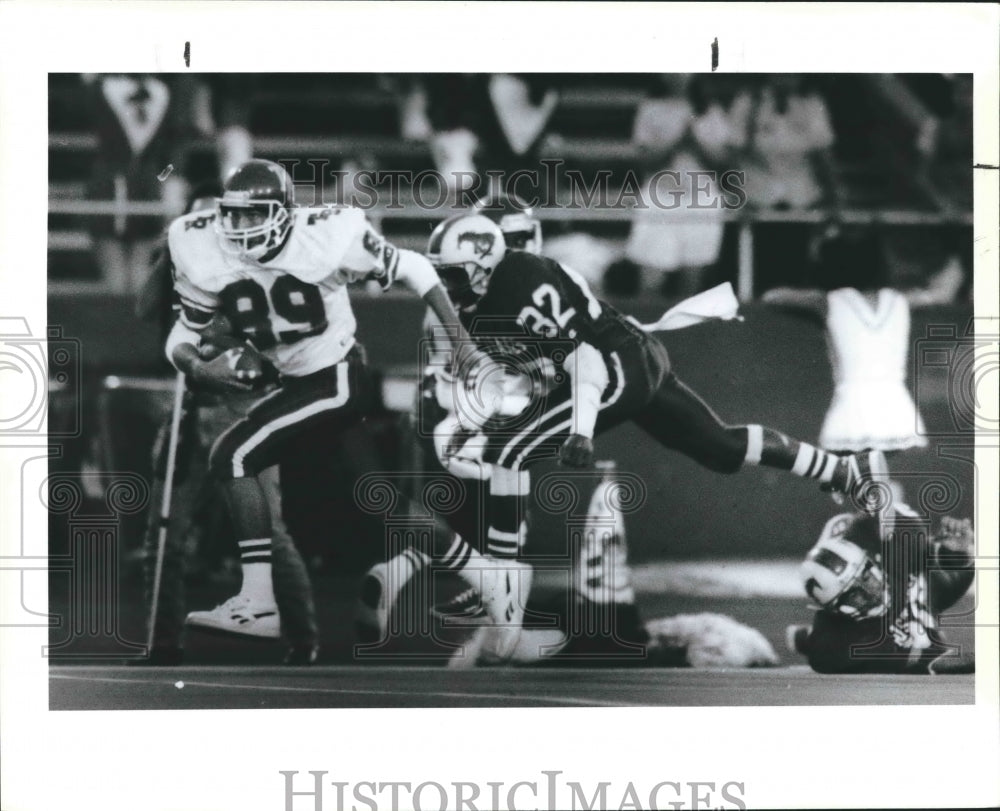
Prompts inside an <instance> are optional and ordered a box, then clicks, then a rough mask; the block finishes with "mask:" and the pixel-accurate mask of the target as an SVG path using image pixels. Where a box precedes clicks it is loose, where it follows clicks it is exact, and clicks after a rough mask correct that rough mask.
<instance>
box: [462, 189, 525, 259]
mask: <svg viewBox="0 0 1000 811" xmlns="http://www.w3.org/2000/svg"><path fill="white" fill-rule="evenodd" d="M473 208H475V210H476V212H477V213H479V214H484V215H485V216H487V217H489V218H490V219H491V220H493V222H495V223H496V224H497V225H498V226H499V227H500V230H501V232H503V238H504V241H505V242H506V243H507V250H509V251H527V252H528V253H533V254H540V253H541V252H542V223H541V222H540V221H539V219H538V218H537V217H536V216H535V212H534V210H533V209H532V208H531V206H529V205H528V204H527V203H525V202H524V201H523V200H522V199H521V198H520V197H518V196H517V195H515V194H505V193H504V192H502V191H498V192H496V193H494V194H488V195H487V196H485V197H483V198H481V199H479V200H476V202H475V205H474V206H473Z"/></svg>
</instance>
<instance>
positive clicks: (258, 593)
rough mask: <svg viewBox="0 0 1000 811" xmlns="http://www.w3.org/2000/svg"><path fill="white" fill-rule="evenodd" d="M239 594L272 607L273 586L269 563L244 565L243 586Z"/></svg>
mask: <svg viewBox="0 0 1000 811" xmlns="http://www.w3.org/2000/svg"><path fill="white" fill-rule="evenodd" d="M240 594H242V595H244V596H246V597H250V598H251V599H253V600H256V601H258V602H261V603H266V604H268V605H274V604H275V599H274V584H273V583H272V581H271V564H270V563H244V564H243V586H242V588H241V589H240Z"/></svg>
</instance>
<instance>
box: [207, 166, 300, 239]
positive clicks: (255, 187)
mask: <svg viewBox="0 0 1000 811" xmlns="http://www.w3.org/2000/svg"><path fill="white" fill-rule="evenodd" d="M294 205H295V187H294V186H293V185H292V179H291V178H290V177H289V176H288V172H286V171H285V170H284V168H283V167H282V166H280V165H279V164H277V163H273V162H272V161H265V160H251V161H247V162H246V163H244V164H243V165H242V166H240V167H239V168H238V169H236V170H235V171H234V172H233V173H232V174H231V175H230V176H229V179H228V180H227V181H226V185H225V188H224V190H223V193H222V197H220V198H219V200H218V212H219V216H218V218H217V219H216V231H217V233H218V234H219V236H220V237H221V240H220V241H221V243H222V246H223V248H224V249H225V250H227V251H228V252H230V253H234V254H238V255H240V256H242V257H244V258H247V259H260V258H261V257H262V256H264V255H265V254H267V253H269V252H270V251H272V250H274V249H275V248H277V247H279V246H280V245H281V244H282V242H284V240H285V237H286V236H287V235H288V230H289V229H290V228H291V226H292V207H293V206H294Z"/></svg>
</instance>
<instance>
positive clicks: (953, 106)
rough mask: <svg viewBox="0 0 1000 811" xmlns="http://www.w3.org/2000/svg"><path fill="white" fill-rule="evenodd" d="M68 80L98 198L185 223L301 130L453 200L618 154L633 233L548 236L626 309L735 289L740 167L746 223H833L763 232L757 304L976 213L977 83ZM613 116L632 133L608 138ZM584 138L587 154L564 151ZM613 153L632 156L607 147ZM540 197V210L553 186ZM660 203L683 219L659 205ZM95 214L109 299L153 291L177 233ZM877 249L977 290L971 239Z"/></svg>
mask: <svg viewBox="0 0 1000 811" xmlns="http://www.w3.org/2000/svg"><path fill="white" fill-rule="evenodd" d="M60 81H61V82H62V84H61V86H62V87H63V89H64V90H68V91H72V89H73V88H74V87H76V89H77V90H78V92H77V93H75V94H73V93H64V95H63V96H61V97H60V98H61V99H62V101H61V102H60V105H61V106H59V108H58V109H57V108H56V104H55V102H51V101H50V127H51V129H52V132H53V133H57V132H61V131H66V130H70V131H72V130H79V129H80V128H81V127H86V128H87V129H89V131H90V132H91V133H92V134H93V135H95V136H96V142H97V143H96V149H94V150H93V152H92V157H91V158H90V159H89V165H88V167H87V169H86V172H87V177H88V180H87V182H86V184H85V192H84V193H85V197H86V199H90V200H99V201H119V202H120V201H122V200H128V201H135V202H145V203H149V202H159V203H162V204H163V205H164V207H165V211H166V216H167V218H168V219H169V218H172V217H174V216H177V215H179V214H180V213H181V211H182V209H183V207H184V201H185V199H187V198H188V197H189V195H190V193H191V190H192V189H193V188H195V187H198V186H201V185H203V184H205V183H206V182H212V183H217V182H218V181H220V180H221V179H224V177H225V176H226V174H227V173H228V172H229V171H230V170H231V169H232V167H234V166H236V165H238V164H239V163H240V162H242V161H244V160H246V159H248V158H249V157H251V156H254V155H255V153H256V152H257V151H259V150H255V138H256V137H259V136H267V135H273V134H276V133H285V134H288V132H287V130H288V128H290V129H292V130H293V131H294V134H297V135H300V136H302V137H322V136H327V137H331V138H340V139H344V138H349V139H350V143H351V144H352V146H351V148H349V149H346V150H344V151H343V152H341V153H340V154H335V155H328V154H323V153H322V150H321V149H320V148H319V147H318V148H317V154H316V155H315V157H316V158H317V159H327V158H328V159H330V161H331V163H330V168H332V169H340V170H345V171H346V173H347V174H346V176H345V178H344V180H343V181H342V182H343V183H345V184H350V183H351V182H352V181H351V175H352V173H354V172H357V171H360V170H362V169H368V170H373V169H378V168H383V167H392V166H394V165H395V164H393V157H392V155H393V153H392V150H384V149H383V150H380V149H379V148H377V147H378V146H379V145H384V144H385V143H393V142H395V143H398V144H400V145H403V146H406V147H412V148H413V149H411V150H410V152H407V153H406V154H407V155H417V156H418V158H417V160H416V165H414V166H412V168H414V169H415V170H421V169H430V168H434V169H436V170H437V171H438V172H440V173H441V176H442V178H443V179H444V182H445V183H446V184H454V183H455V179H456V178H460V177H462V176H463V173H465V176H469V175H472V174H478V175H479V176H480V177H482V176H484V175H485V173H487V172H493V173H497V172H499V173H503V174H504V176H507V177H509V176H511V175H512V174H513V173H515V172H518V171H523V170H525V169H532V168H538V167H539V166H540V162H541V161H542V160H543V159H544V158H560V157H562V156H564V155H565V156H567V159H568V162H569V165H583V166H587V165H588V161H587V158H586V154H585V153H586V145H587V143H588V141H587V139H588V138H590V139H591V140H592V142H593V143H594V144H595V145H597V146H599V147H602V148H603V150H604V151H601V149H597V150H596V151H595V157H594V158H593V159H592V160H590V162H589V168H590V170H591V175H593V173H594V172H596V171H598V170H600V169H602V161H603V162H604V163H605V164H607V165H612V164H613V166H614V178H615V181H616V182H617V183H619V184H622V183H624V184H626V185H627V184H628V183H629V182H630V181H629V179H630V178H632V179H634V181H633V182H634V183H635V184H636V193H637V195H638V196H639V198H640V199H641V200H642V201H643V202H645V203H646V204H647V205H646V206H644V207H636V209H635V212H634V214H633V216H632V219H631V222H630V223H629V222H622V223H621V224H620V226H619V228H620V229H621V230H620V231H619V232H618V233H616V234H610V235H609V234H607V233H601V232H600V229H595V228H592V227H590V226H591V224H590V223H587V222H586V218H585V217H583V216H581V218H580V219H578V220H576V221H574V220H572V219H566V218H560V219H559V220H558V221H552V222H550V223H549V224H548V225H547V227H546V233H547V235H548V239H547V246H546V252H547V253H549V254H550V255H551V256H553V258H556V259H558V260H560V261H563V262H565V263H566V264H569V265H571V266H573V267H575V268H577V269H578V270H579V271H580V272H581V273H583V274H584V275H585V276H587V277H588V278H589V280H590V281H592V282H593V283H595V284H597V285H598V286H600V287H602V288H603V289H604V290H605V292H606V293H608V294H612V295H614V294H618V295H635V294H638V293H640V292H642V293H649V292H652V293H662V294H663V295H665V296H668V297H679V296H685V295H690V294H692V293H696V292H698V291H700V290H703V289H706V287H708V286H711V285H713V284H716V283H718V282H720V281H725V280H727V279H733V277H734V274H735V268H736V265H737V255H738V252H739V250H740V246H739V224H738V223H736V222H733V215H732V213H731V212H728V211H727V206H726V205H719V204H718V201H720V200H726V199H727V198H726V197H725V195H726V193H727V192H731V191H732V190H733V188H734V187H733V186H732V185H730V187H729V188H728V189H727V188H724V187H723V188H720V182H723V183H724V178H723V176H724V174H725V173H726V172H733V171H736V172H739V173H742V175H741V176H740V178H739V179H738V180H736V181H732V183H735V184H736V185H737V186H738V187H739V189H740V190H741V191H742V195H739V196H738V198H737V199H738V202H739V203H740V205H739V206H738V208H739V209H740V210H741V211H742V213H743V216H747V215H749V216H751V217H752V216H753V214H754V212H789V213H791V214H794V213H796V212H812V213H814V214H815V213H817V212H818V213H820V214H821V215H822V216H821V217H820V218H816V217H813V218H812V219H813V220H814V221H813V222H810V223H802V222H794V221H793V222H770V221H764V222H761V223H758V224H757V225H755V227H754V265H755V273H756V278H757V285H756V289H757V292H758V293H759V292H763V291H764V290H766V289H768V288H770V287H774V286H778V285H789V284H791V285H795V284H807V283H809V280H808V278H807V275H808V273H809V269H810V267H812V266H814V265H815V264H816V263H817V261H818V257H819V255H820V254H821V253H822V252H823V250H824V246H825V245H827V243H829V241H830V240H831V239H835V238H836V237H837V236H838V234H839V232H840V219H841V217H842V214H843V212H844V211H845V210H849V209H850V210H857V209H862V210H864V209H871V208H875V209H877V208H878V207H883V208H885V207H891V208H895V209H902V210H917V211H924V212H939V213H943V214H945V215H954V214H956V213H957V214H961V213H963V212H968V211H970V210H971V187H972V184H971V169H970V167H971V163H972V161H971V130H972V114H971V89H972V82H971V77H969V76H945V75H940V74H928V75H921V76H895V75H879V76H853V77H847V78H845V77H840V76H834V75H823V76H802V75H790V74H774V75H754V76H749V75H732V74H728V75H716V74H691V75H685V74H663V75H645V76H634V75H627V74H609V75H605V76H599V75H598V76H579V75H571V76H567V75H561V74H530V75H529V74H365V75H359V76H356V77H346V76H344V75H331V76H324V75H315V76H310V77H308V81H307V80H305V79H303V78H302V77H297V78H295V77H293V78H290V79H288V82H289V86H288V87H287V88H284V89H283V88H282V86H281V84H280V77H277V76H257V75H252V74H234V75H198V74H169V75H137V74H128V75H125V74H102V75H81V76H69V77H62V78H61V80H60ZM324 83H327V84H329V85H331V86H335V87H336V90H337V92H338V93H340V94H341V95H344V94H346V95H348V96H351V97H352V101H351V104H352V105H353V106H352V108H351V109H353V110H354V111H355V113H354V114H352V115H349V116H344V115H342V116H339V117H338V116H337V115H334V114H331V113H330V112H329V111H328V110H325V109H323V108H322V106H321V105H317V104H315V100H316V99H318V98H321V97H322V95H323V93H324V92H325V91H324V86H325V85H324ZM582 89H586V91H587V94H586V96H587V98H589V99H591V100H592V101H593V104H592V112H591V113H589V114H588V110H589V109H590V108H589V107H588V105H587V104H582V105H581V104H577V105H575V106H574V107H573V108H572V111H570V105H568V104H566V103H565V102H566V100H567V99H568V98H574V99H576V100H579V99H580V98H581V90H582ZM67 97H71V98H72V101H71V102H70V103H66V102H65V99H66V98H67ZM602 99H603V102H607V103H611V107H610V108H609V107H608V106H607V104H606V105H605V106H604V107H602V106H601V103H602ZM375 100H378V102H379V103H378V104H376V103H375ZM623 100H624V101H623ZM612 102H613V103H612ZM296 105H298V106H296ZM310 107H311V109H312V111H313V112H312V113H310ZM609 109H613V110H614V111H616V112H614V114H613V116H612V117H613V118H614V120H615V122H617V123H614V122H613V123H612V124H609V123H608V122H609V121H610V120H611V119H610V118H608V115H610V114H609V113H608V110H609ZM366 110H368V111H369V112H366ZM283 117H285V118H287V121H288V124H287V127H286V129H284V130H283V128H282V118H283ZM625 118H628V119H630V120H624V119H625ZM609 127H617V130H616V131H615V132H614V133H613V134H614V135H617V136H618V137H617V138H614V139H612V138H609V137H608V136H609V135H611V134H612V133H611V132H609ZM571 138H575V139H576V140H577V142H578V148H577V149H576V150H573V149H570V148H568V146H567V145H568V143H569V139H571ZM609 142H611V143H613V144H614V145H615V148H616V151H613V152H612V153H608V152H607V149H606V147H607V144H608V143H609ZM580 144H582V145H583V146H582V149H583V152H584V158H583V159H582V160H581V159H580V157H579V154H578V153H579V152H580V149H581V148H580V147H579V145H580ZM206 145H211V146H206ZM417 147H422V149H419V148H417ZM404 151H405V150H404ZM597 155H601V156H602V157H597ZM266 157H270V158H275V159H279V160H280V159H281V158H282V157H283V156H281V155H266ZM574 159H576V160H577V164H573V160H574ZM397 162H398V161H397ZM59 165H60V164H59V162H58V161H55V162H54V166H53V168H51V169H50V171H51V173H52V178H50V179H57V177H56V175H57V174H58V171H59ZM858 166H860V167H861V168H860V169H857V170H856V171H855V168H854V167H858ZM880 173H884V174H880ZM584 176H585V177H586V176H587V174H586V172H585V173H584ZM539 177H542V178H544V177H545V173H544V171H542V172H539ZM876 186H877V187H879V192H880V193H882V194H883V198H884V196H885V193H889V194H890V198H891V199H889V200H888V201H886V200H885V199H880V200H878V201H875V202H874V203H873V202H870V201H867V200H866V198H865V195H866V193H867V192H866V190H868V189H871V188H872V187H876ZM523 188H525V187H523V186H519V187H518V189H519V191H521V190H522V189H523ZM534 190H535V191H539V192H543V194H542V195H541V197H542V198H545V194H544V192H545V191H546V190H544V189H534ZM887 190H888V192H887ZM560 191H561V190H560ZM654 198H655V199H656V200H663V199H669V200H671V201H673V203H672V205H671V206H669V207H663V206H662V205H655V204H652V203H651V201H652V200H654ZM547 199H552V198H551V197H549V198H547ZM706 199H707V200H709V201H715V204H714V206H711V205H710V206H706V205H704V204H703V201H704V200H706ZM728 199H729V200H731V199H733V198H732V195H730V197H729V198H728ZM583 214H585V212H581V215H583ZM89 219H90V222H91V226H90V228H89V231H90V237H91V244H92V246H93V251H94V257H95V260H96V265H97V267H98V269H99V272H100V273H101V274H102V276H103V281H104V283H105V284H106V286H107V289H109V290H110V291H112V292H115V293H120V294H126V295H131V296H138V295H139V294H140V291H141V290H142V289H143V286H144V285H145V283H146V281H147V275H148V273H149V270H148V269H149V268H150V267H151V263H150V255H151V252H152V250H153V247H154V245H155V242H156V239H157V237H158V235H159V234H160V233H161V230H162V227H163V219H162V218H158V217H150V216H123V215H121V214H118V215H116V216H109V215H104V216H96V217H92V218H89ZM772 219H774V218H772ZM792 219H793V220H794V217H792ZM816 220H819V221H818V222H817V221H816ZM880 236H881V237H882V238H883V242H884V243H885V246H886V248H885V250H886V251H887V252H888V255H889V257H890V259H889V261H890V264H891V265H892V267H893V268H894V269H895V272H896V273H897V275H898V276H899V279H898V280H897V281H898V283H899V284H901V285H911V286H912V285H914V284H925V283H929V281H931V280H932V279H933V278H934V276H935V274H938V273H940V272H941V271H942V270H944V269H945V268H948V269H949V273H954V272H958V273H960V274H962V275H963V278H964V282H965V284H964V287H965V288H968V286H969V285H968V278H969V276H970V275H971V256H970V254H971V246H970V245H967V244H966V243H970V242H971V236H970V231H969V229H968V228H961V227H958V228H955V227H952V228H947V227H935V228H932V229H913V228H906V227H900V228H882V229H880Z"/></svg>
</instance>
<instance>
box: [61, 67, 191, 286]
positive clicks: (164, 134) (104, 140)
mask: <svg viewBox="0 0 1000 811" xmlns="http://www.w3.org/2000/svg"><path fill="white" fill-rule="evenodd" d="M81 78H82V81H83V83H84V86H85V88H86V89H87V93H88V99H89V103H90V105H91V108H92V111H93V120H94V123H95V130H96V134H97V140H98V145H97V154H96V156H95V159H94V164H93V169H92V171H91V179H90V183H89V184H88V189H87V196H88V198H89V199H91V200H114V201H116V202H123V203H126V202H128V201H140V202H147V203H148V202H163V203H165V204H166V205H167V206H168V208H171V209H172V211H170V212H168V213H170V214H171V216H177V215H178V214H180V212H181V208H182V206H183V194H184V192H183V189H179V188H178V186H177V180H176V179H174V180H173V181H170V182H167V181H169V175H167V176H165V177H164V180H163V181H161V180H160V179H159V177H160V176H161V175H162V173H164V172H165V170H166V167H167V166H168V164H169V163H171V162H174V163H175V165H176V162H177V160H178V158H177V155H176V154H175V147H176V145H177V143H178V141H179V139H180V138H181V136H182V132H183V130H184V126H185V124H184V121H183V113H182V111H181V110H180V105H178V103H177V99H176V92H175V91H176V86H175V85H176V83H174V82H172V81H170V80H169V79H165V78H162V77H158V76H147V75H142V74H102V75H96V74H84V75H83V76H82V77H81ZM162 227H163V219H162V218H161V217H156V216H152V217H151V216H145V217H136V216H125V215H115V216H112V217H107V216H100V217H97V218H96V219H95V222H94V224H93V226H92V228H91V230H92V234H93V237H94V246H95V253H96V258H97V262H98V266H99V268H100V269H101V273H102V274H103V277H104V280H105V282H106V283H107V285H108V288H109V290H110V291H111V292H113V293H124V294H129V295H134V294H136V293H137V291H139V290H140V289H141V288H142V287H143V285H144V283H145V281H146V277H147V276H148V274H149V272H150V268H151V257H152V252H153V248H154V247H155V245H156V240H157V237H158V236H159V234H160V230H161V229H162Z"/></svg>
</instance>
